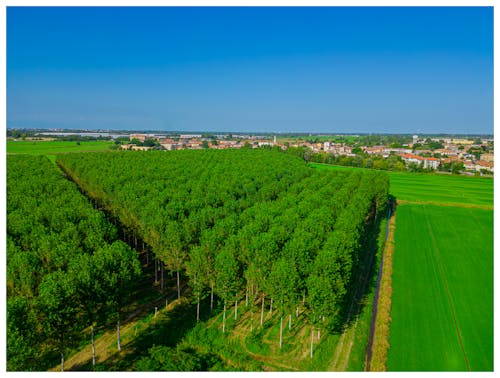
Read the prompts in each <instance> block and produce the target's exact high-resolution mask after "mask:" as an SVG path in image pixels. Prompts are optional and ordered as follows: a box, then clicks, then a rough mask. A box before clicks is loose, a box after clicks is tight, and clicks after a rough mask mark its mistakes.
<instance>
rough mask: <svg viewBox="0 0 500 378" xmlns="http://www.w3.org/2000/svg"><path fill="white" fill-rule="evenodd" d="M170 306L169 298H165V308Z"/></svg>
mask: <svg viewBox="0 0 500 378" xmlns="http://www.w3.org/2000/svg"><path fill="white" fill-rule="evenodd" d="M167 307H168V298H165V308H167Z"/></svg>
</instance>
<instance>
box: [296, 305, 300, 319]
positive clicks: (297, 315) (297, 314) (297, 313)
mask: <svg viewBox="0 0 500 378" xmlns="http://www.w3.org/2000/svg"><path fill="white" fill-rule="evenodd" d="M295 317H296V318H298V317H299V306H297V307H295Z"/></svg>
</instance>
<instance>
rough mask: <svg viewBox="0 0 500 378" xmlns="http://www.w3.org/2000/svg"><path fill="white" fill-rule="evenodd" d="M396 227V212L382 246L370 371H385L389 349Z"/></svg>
mask: <svg viewBox="0 0 500 378" xmlns="http://www.w3.org/2000/svg"><path fill="white" fill-rule="evenodd" d="M395 228H396V213H395V212H394V213H393V214H392V216H391V218H390V221H389V234H388V237H387V241H386V243H385V247H384V251H383V253H384V258H383V261H384V265H383V267H382V269H383V270H382V278H381V281H380V289H379V297H378V311H377V317H376V319H375V332H374V336H373V347H372V358H371V361H370V363H369V366H370V371H386V369H387V367H386V363H387V351H388V350H389V325H390V321H391V300H392V255H393V253H394V231H395Z"/></svg>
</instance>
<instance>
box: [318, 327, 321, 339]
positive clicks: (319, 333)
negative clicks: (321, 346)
mask: <svg viewBox="0 0 500 378" xmlns="http://www.w3.org/2000/svg"><path fill="white" fill-rule="evenodd" d="M320 337H321V330H319V329H318V341H319V339H320Z"/></svg>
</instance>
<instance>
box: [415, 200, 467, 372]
mask: <svg viewBox="0 0 500 378" xmlns="http://www.w3.org/2000/svg"><path fill="white" fill-rule="evenodd" d="M424 214H425V220H426V222H427V227H428V229H429V235H430V237H431V240H432V244H433V247H434V248H433V251H432V252H433V253H432V254H433V255H434V257H435V258H436V262H437V265H438V269H439V273H440V275H441V278H442V280H443V284H444V289H445V291H446V296H447V298H448V304H449V306H450V310H451V316H452V317H453V322H454V324H455V330H456V331H457V336H458V341H459V342H460V348H461V349H462V353H463V355H464V359H465V364H466V365H467V370H468V371H471V369H470V364H469V359H468V358H467V353H466V352H465V347H464V343H463V340H462V335H461V333H460V329H459V328H458V322H457V318H456V316H455V309H454V308H453V303H452V300H451V293H450V290H449V289H448V283H447V281H446V275H445V274H444V270H443V266H442V264H441V259H440V258H439V255H438V253H437V251H438V247H437V244H436V238H435V237H434V233H433V232H432V227H431V224H430V222H429V216H428V214H427V209H426V208H425V206H424Z"/></svg>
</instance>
